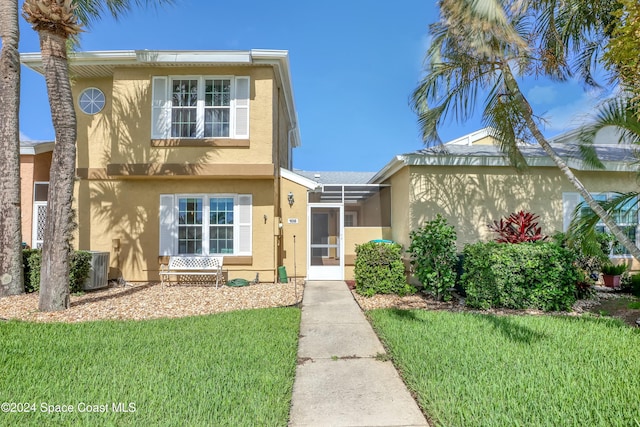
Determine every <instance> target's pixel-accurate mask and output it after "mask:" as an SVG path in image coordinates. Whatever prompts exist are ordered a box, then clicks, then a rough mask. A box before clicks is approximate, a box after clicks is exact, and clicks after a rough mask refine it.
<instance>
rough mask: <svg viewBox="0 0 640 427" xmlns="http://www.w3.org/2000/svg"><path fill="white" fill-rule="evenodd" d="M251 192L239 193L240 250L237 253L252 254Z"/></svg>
mask: <svg viewBox="0 0 640 427" xmlns="http://www.w3.org/2000/svg"><path fill="white" fill-rule="evenodd" d="M252 208H253V206H252V196H251V194H239V195H238V252H237V255H251V214H252V212H251V211H252Z"/></svg>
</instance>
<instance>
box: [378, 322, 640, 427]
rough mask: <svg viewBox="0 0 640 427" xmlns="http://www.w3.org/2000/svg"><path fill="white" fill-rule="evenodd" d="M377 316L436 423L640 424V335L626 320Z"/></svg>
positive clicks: (407, 378)
mask: <svg viewBox="0 0 640 427" xmlns="http://www.w3.org/2000/svg"><path fill="white" fill-rule="evenodd" d="M368 315H369V317H370V319H371V321H372V323H373V326H374V328H375V329H376V331H377V332H378V334H379V336H380V338H381V339H382V340H383V342H384V343H385V345H386V346H387V347H388V348H389V351H390V353H391V355H392V358H393V360H394V363H395V364H396V366H397V367H398V368H399V370H400V371H401V373H402V375H403V376H404V378H405V381H406V382H407V385H408V386H409V388H410V389H412V390H413V391H414V392H415V393H416V395H417V396H418V400H419V402H420V404H421V406H422V407H423V408H424V410H425V412H426V413H427V415H428V416H429V417H430V418H431V419H432V420H434V421H435V423H436V425H442V426H464V427H472V426H483V427H486V426H507V425H508V426H554V427H556V426H586V425H588V426H607V427H611V426H632V425H640V424H638V422H640V404H639V403H638V393H639V390H640V363H638V357H637V354H638V349H639V348H640V334H639V333H638V331H637V330H635V329H632V328H629V327H627V326H625V325H623V324H622V323H621V322H617V321H615V320H611V319H597V318H594V317H588V316H585V317H562V316H558V317H552V316H494V315H488V314H486V315H485V314H471V313H450V312H435V311H421V310H411V311H410V310H395V309H385V310H373V311H370V312H368Z"/></svg>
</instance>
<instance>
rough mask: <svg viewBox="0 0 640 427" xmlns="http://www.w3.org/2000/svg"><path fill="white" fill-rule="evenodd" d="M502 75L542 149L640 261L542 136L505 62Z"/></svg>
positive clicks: (637, 252)
mask: <svg viewBox="0 0 640 427" xmlns="http://www.w3.org/2000/svg"><path fill="white" fill-rule="evenodd" d="M501 68H502V73H503V76H504V81H505V86H506V87H507V90H508V91H509V94H510V95H512V96H513V97H514V99H515V100H516V102H517V103H518V105H519V109H520V111H521V112H522V115H523V118H524V120H525V123H526V125H527V128H528V129H529V130H530V131H531V133H532V135H533V137H534V138H535V139H536V141H537V142H538V144H540V147H542V149H543V150H544V151H545V153H547V155H548V156H549V157H550V158H551V160H553V162H554V163H555V164H556V166H557V167H558V168H559V169H560V170H561V171H562V173H563V174H564V176H565V177H566V178H567V179H568V180H569V182H570V183H571V185H573V186H574V187H575V189H576V190H578V192H579V193H580V195H581V196H582V198H583V199H584V201H585V202H587V205H589V207H590V208H591V209H592V210H593V212H595V214H596V215H598V217H599V218H600V219H601V220H602V222H603V223H604V225H606V226H607V228H609V231H610V232H611V233H612V234H613V235H614V236H615V237H616V239H618V242H620V244H621V245H622V246H624V247H625V248H626V249H627V250H628V251H629V253H630V254H631V256H633V258H635V259H636V260H638V261H640V248H638V247H637V246H636V245H635V244H634V243H633V242H632V241H631V239H629V237H628V236H627V235H626V234H625V233H624V232H623V231H622V230H621V229H620V227H618V224H616V222H615V221H614V220H613V218H612V217H611V215H609V213H608V212H607V211H605V210H604V209H603V208H602V206H600V204H599V203H598V202H597V201H596V200H595V199H594V198H593V197H592V196H591V193H589V191H588V190H587V189H586V188H585V186H584V185H582V182H580V180H579V179H578V178H577V177H576V176H575V174H574V173H573V171H572V170H571V169H570V168H569V166H568V165H567V163H566V162H565V161H564V160H563V159H562V158H561V157H560V156H558V154H557V153H556V152H555V151H554V149H553V147H551V145H550V144H549V141H547V139H546V138H545V137H544V135H542V132H540V129H539V128H538V125H537V124H536V122H535V120H533V114H532V113H531V106H530V105H529V103H528V102H527V100H526V99H525V97H524V95H523V94H522V92H521V91H520V87H519V86H518V82H517V81H516V79H515V78H514V77H513V73H512V72H511V68H510V67H509V65H508V64H507V63H506V62H504V63H502V67H501Z"/></svg>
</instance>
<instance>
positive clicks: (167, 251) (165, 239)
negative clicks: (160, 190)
mask: <svg viewBox="0 0 640 427" xmlns="http://www.w3.org/2000/svg"><path fill="white" fill-rule="evenodd" d="M159 216H160V218H159V220H160V250H159V252H160V256H167V255H175V243H176V241H177V235H176V228H177V226H176V222H177V215H176V204H175V201H174V198H173V194H161V195H160V211H159Z"/></svg>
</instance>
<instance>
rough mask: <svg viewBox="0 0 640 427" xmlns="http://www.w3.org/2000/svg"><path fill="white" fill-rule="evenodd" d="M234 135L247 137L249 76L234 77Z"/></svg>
mask: <svg viewBox="0 0 640 427" xmlns="http://www.w3.org/2000/svg"><path fill="white" fill-rule="evenodd" d="M235 82H236V89H235V91H236V96H235V119H236V121H235V130H234V132H235V135H234V136H235V137H236V138H249V95H250V90H251V89H250V88H251V87H250V85H249V77H236V78H235Z"/></svg>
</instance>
